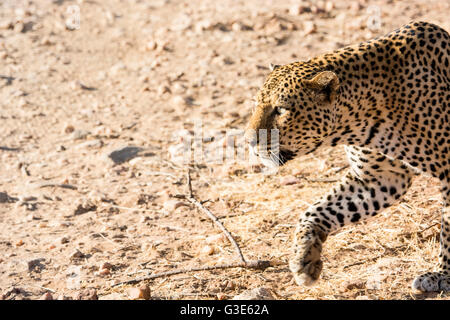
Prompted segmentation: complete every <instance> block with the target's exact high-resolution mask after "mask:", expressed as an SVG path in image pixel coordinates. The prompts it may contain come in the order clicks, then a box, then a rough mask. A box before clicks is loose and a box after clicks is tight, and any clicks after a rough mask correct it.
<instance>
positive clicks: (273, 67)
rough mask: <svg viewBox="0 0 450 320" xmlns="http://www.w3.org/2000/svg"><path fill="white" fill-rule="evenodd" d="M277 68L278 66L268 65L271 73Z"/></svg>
mask: <svg viewBox="0 0 450 320" xmlns="http://www.w3.org/2000/svg"><path fill="white" fill-rule="evenodd" d="M279 67H280V65H279V64H273V63H271V64H270V65H269V69H270V71H273V70H275V69H276V68H279Z"/></svg>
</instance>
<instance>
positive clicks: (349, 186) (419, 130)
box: [246, 22, 450, 291]
mask: <svg viewBox="0 0 450 320" xmlns="http://www.w3.org/2000/svg"><path fill="white" fill-rule="evenodd" d="M274 128H275V129H278V130H279V133H280V135H279V146H278V147H279V153H278V154H276V155H275V157H276V158H277V159H281V160H282V161H283V162H284V161H287V160H289V159H291V158H293V157H296V156H300V155H304V154H307V153H311V152H313V151H314V150H316V149H317V148H319V147H321V146H336V145H338V144H344V145H346V151H347V155H348V160H349V162H350V165H351V169H350V172H349V174H348V175H347V176H346V177H345V179H344V180H343V181H342V182H341V183H340V184H339V185H338V186H337V187H335V188H334V189H333V190H331V192H330V193H329V194H328V195H326V196H325V197H323V198H322V199H321V200H320V201H318V202H316V203H315V204H314V205H313V206H312V207H310V208H309V209H308V210H307V211H306V212H304V213H303V214H302V215H301V218H300V221H299V223H298V227H297V230H296V233H295V244H294V255H293V257H292V259H291V262H290V268H291V270H292V272H293V273H294V277H295V279H296V281H297V283H299V284H308V283H311V282H313V281H314V280H316V279H317V278H318V277H319V275H320V272H321V269H322V263H321V261H320V253H321V249H322V244H323V242H324V241H325V240H326V238H327V235H328V234H329V233H330V232H331V231H333V230H336V229H337V228H340V227H342V226H344V225H345V224H348V223H351V222H356V221H360V220H361V219H365V218H368V217H371V216H374V215H376V214H377V213H379V212H380V211H381V210H383V208H387V207H389V206H391V205H392V204H393V203H394V202H396V201H397V200H398V199H399V198H400V197H401V196H402V195H403V194H404V193H405V192H406V191H407V190H408V187H409V186H410V184H411V178H412V177H413V175H414V174H416V172H420V171H421V172H425V173H428V174H431V175H432V176H434V177H436V178H438V179H439V180H440V182H441V184H442V195H443V200H444V205H443V212H442V226H441V237H440V244H441V253H440V258H439V259H440V264H439V268H438V269H437V270H436V271H435V272H430V273H427V274H424V275H422V276H419V277H418V278H417V279H416V280H415V281H414V283H413V287H414V288H416V289H419V290H422V291H437V290H444V291H450V172H449V169H450V155H449V151H450V150H449V148H450V37H449V34H448V33H447V32H446V31H445V30H443V29H441V28H440V27H438V26H436V25H433V24H430V23H426V22H415V23H411V24H408V25H406V26H403V27H402V28H400V29H398V30H395V31H393V32H392V33H389V34H388V35H386V36H383V37H379V38H376V39H373V40H371V41H368V42H364V43H361V44H359V45H354V46H349V47H345V48H342V49H339V50H336V51H334V52H332V53H329V54H324V55H321V56H318V57H316V58H313V59H310V60H308V61H305V62H295V63H292V64H288V65H284V66H277V67H275V69H274V70H273V71H272V72H271V74H270V75H269V77H268V79H267V80H266V82H265V84H264V86H263V88H262V89H261V90H260V92H259V93H258V101H257V106H256V108H255V110H254V112H253V115H252V117H251V120H250V123H249V125H248V127H247V132H246V136H247V138H248V140H249V143H250V145H251V147H252V149H253V150H254V151H255V152H256V153H258V152H259V150H260V147H261V146H260V141H258V139H257V136H255V135H254V130H259V129H274ZM264 147H266V146H264ZM260 156H262V157H265V158H266V159H265V160H273V155H271V156H264V155H262V154H260Z"/></svg>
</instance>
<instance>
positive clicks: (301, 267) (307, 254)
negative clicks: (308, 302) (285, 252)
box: [289, 228, 326, 286]
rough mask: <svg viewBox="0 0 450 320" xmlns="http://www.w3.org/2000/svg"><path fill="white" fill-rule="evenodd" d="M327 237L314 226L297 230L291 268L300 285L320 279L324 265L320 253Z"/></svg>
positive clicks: (310, 283) (290, 263)
mask: <svg viewBox="0 0 450 320" xmlns="http://www.w3.org/2000/svg"><path fill="white" fill-rule="evenodd" d="M325 239H326V235H325V234H322V233H319V232H317V231H316V230H314V229H312V228H300V231H297V233H296V241H295V242H296V243H295V254H294V257H293V258H292V259H291V260H290V261H289V268H290V269H291V271H292V273H293V275H294V279H295V282H296V283H297V284H298V285H300V286H309V285H312V284H314V282H316V280H317V279H319V276H320V273H321V272H322V266H323V263H322V261H320V254H321V253H322V242H323V241H325Z"/></svg>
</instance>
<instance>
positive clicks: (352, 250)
mask: <svg viewBox="0 0 450 320" xmlns="http://www.w3.org/2000/svg"><path fill="white" fill-rule="evenodd" d="M78 13H79V15H78ZM449 14H450V2H448V1H442V0H411V1H395V0H383V1H354V0H351V1H341V0H337V1H328V2H323V1H311V2H307V1H304V2H300V1H285V2H283V1H269V0H246V1H243V0H226V1H198V0H191V1H182V0H179V1H178V0H152V1H143V0H141V1H139V0H122V1H119V0H107V1H103V0H102V1H100V0H92V1H89V0H85V1H64V0H59V1H57V0H56V1H55V0H54V1H51V0H34V1H30V0H28V1H21V0H14V1H12V0H2V1H1V2H0V121H1V122H0V123H1V125H0V252H1V253H0V296H1V298H2V299H96V298H98V299H137V298H139V297H141V298H148V291H145V290H143V288H142V286H143V285H144V287H145V285H146V286H147V288H148V289H150V291H151V293H150V295H151V298H152V299H233V298H234V297H236V296H238V295H240V294H242V293H244V292H245V291H247V290H251V289H255V288H264V289H265V290H266V291H268V292H269V293H270V294H271V295H272V297H273V298H274V299H449V298H450V296H449V295H448V294H440V293H433V294H420V293H417V292H413V291H412V289H411V281H412V280H413V279H414V277H415V276H417V275H418V274H421V273H423V272H425V271H430V270H432V269H433V268H434V267H435V266H436V263H437V256H438V249H439V248H438V247H439V244H438V243H439V220H440V216H439V208H440V201H441V195H440V193H439V185H438V183H437V182H436V181H434V180H433V179H431V178H428V177H425V176H421V177H418V178H416V179H415V181H414V184H413V186H412V188H411V190H410V191H409V192H408V193H407V195H406V196H405V197H404V199H403V200H402V201H401V202H400V203H398V204H397V205H395V206H393V207H391V208H389V209H387V210H385V211H384V212H383V213H382V214H380V215H379V216H377V217H376V218H374V219H372V220H369V221H366V222H361V223H358V224H356V225H351V226H347V227H345V228H343V229H342V230H340V231H339V232H336V233H335V234H334V235H332V236H330V237H329V239H328V241H327V242H326V244H325V248H324V253H323V261H324V270H323V273H322V276H321V279H320V281H318V283H317V284H316V285H315V286H312V287H308V288H302V287H298V286H296V285H295V283H294V281H293V279H292V276H291V274H290V272H289V270H288V267H287V264H286V263H287V261H288V258H289V254H290V252H291V251H290V248H291V244H292V233H293V231H294V228H295V224H296V221H297V219H298V216H299V213H300V212H302V210H305V209H306V208H307V207H308V204H310V203H312V202H314V201H315V199H317V198H318V197H320V196H321V195H323V194H324V193H326V191H327V189H329V188H330V187H331V186H332V185H333V183H334V181H335V180H336V179H339V178H340V177H341V176H343V175H344V174H345V172H346V170H347V169H346V167H345V166H346V160H345V157H344V152H343V149H342V148H341V147H337V148H333V149H322V150H320V151H318V152H316V153H314V154H313V155H310V156H306V157H302V158H299V159H296V160H295V161H293V162H291V163H289V164H287V165H286V166H285V167H283V168H281V169H280V170H279V172H278V174H276V175H264V174H262V173H260V172H259V171H260V170H259V168H260V167H258V165H252V164H251V163H249V162H248V161H237V162H231V161H227V162H225V163H219V162H217V163H212V162H211V161H210V159H206V158H205V157H204V158H205V159H199V160H198V161H196V162H195V163H193V164H191V165H187V164H185V163H183V162H182V161H180V154H181V153H182V151H183V145H184V143H185V142H186V141H189V139H192V135H193V134H194V131H195V126H196V124H197V125H198V123H199V122H200V121H201V123H202V128H203V136H202V137H200V140H201V141H203V148H204V150H210V151H211V150H212V151H211V152H212V153H214V152H213V151H214V150H218V149H221V148H223V147H224V146H226V145H228V143H230V142H229V141H228V140H227V139H226V138H224V134H225V132H226V130H229V129H237V130H239V129H243V128H244V127H245V124H246V122H247V120H248V118H249V115H250V111H251V108H252V105H253V104H252V99H253V97H254V96H255V94H256V93H257V90H258V88H259V87H260V86H261V85H262V83H263V82H264V79H265V77H266V76H267V74H268V73H269V68H268V66H269V63H275V64H285V63H290V62H293V61H298V60H306V59H308V58H309V57H312V56H314V55H318V54H321V53H325V52H327V51H331V50H334V49H337V48H340V47H342V46H345V45H348V44H353V43H358V42H361V41H365V40H367V39H370V38H373V37H376V36H378V35H382V34H385V33H387V32H389V31H392V30H394V29H396V28H398V27H400V26H401V25H403V24H406V23H408V22H410V21H412V20H425V21H429V22H432V23H436V24H438V25H440V26H441V27H443V28H445V29H446V30H450V22H449V19H448V16H449ZM78 18H79V19H78ZM237 143H242V140H240V139H239V137H238V138H237ZM188 167H190V170H191V176H192V188H193V192H194V195H195V197H196V198H197V199H199V200H201V201H206V202H204V206H205V207H207V208H209V209H210V210H211V211H212V212H213V213H214V214H215V215H216V216H217V217H218V218H219V221H221V222H222V223H223V224H224V226H225V227H226V228H227V229H228V230H229V231H230V233H231V234H232V235H233V237H234V238H235V239H236V241H237V243H238V244H239V246H240V248H241V249H242V252H243V254H244V256H245V257H246V259H248V260H256V259H261V260H269V261H272V262H276V264H277V265H275V266H273V267H270V268H267V269H265V270H264V271H262V270H251V269H244V268H233V269H224V270H212V271H201V272H190V273H181V274H178V275H174V276H170V277H169V276H167V277H160V278H156V279H153V280H148V281H144V282H141V283H138V284H125V285H117V284H118V283H119V282H121V281H126V280H131V279H135V278H139V277H142V276H145V275H147V274H156V273H159V272H166V271H172V270H176V269H180V268H192V267H204V266H214V265H218V264H223V263H234V262H238V261H239V260H238V257H237V256H236V252H235V249H234V247H233V246H232V245H231V244H230V242H229V241H227V239H226V238H224V236H223V235H222V233H221V231H220V229H218V228H217V226H215V225H214V224H213V223H212V222H211V220H209V219H208V217H207V216H206V215H205V214H204V213H203V212H201V211H199V210H197V209H196V208H195V207H194V206H193V205H192V204H189V202H187V201H186V200H184V199H182V198H181V197H180V195H186V194H187V192H188V188H187V184H186V182H187V181H186V180H187V179H186V171H187V168H188ZM115 285H116V286H115ZM139 288H141V290H140V291H139Z"/></svg>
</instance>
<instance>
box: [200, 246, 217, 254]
mask: <svg viewBox="0 0 450 320" xmlns="http://www.w3.org/2000/svg"><path fill="white" fill-rule="evenodd" d="M201 253H202V254H206V255H212V254H213V253H214V247H211V246H204V247H203V248H202V251H201Z"/></svg>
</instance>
